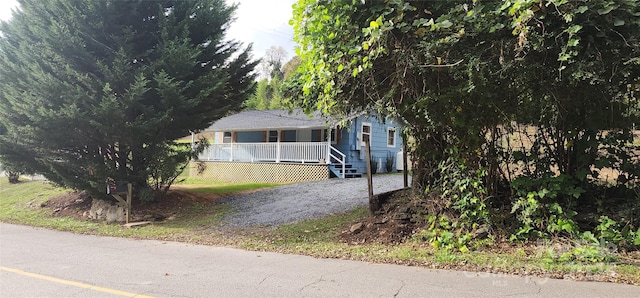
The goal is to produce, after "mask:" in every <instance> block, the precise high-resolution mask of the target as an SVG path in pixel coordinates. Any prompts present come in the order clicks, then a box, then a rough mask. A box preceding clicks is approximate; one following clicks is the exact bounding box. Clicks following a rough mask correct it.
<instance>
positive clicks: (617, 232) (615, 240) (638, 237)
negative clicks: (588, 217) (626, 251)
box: [595, 215, 640, 248]
mask: <svg viewBox="0 0 640 298" xmlns="http://www.w3.org/2000/svg"><path fill="white" fill-rule="evenodd" d="M598 222H599V224H598V225H597V226H596V227H595V233H596V234H595V235H596V236H597V237H598V238H599V239H601V240H602V241H603V243H604V244H606V245H610V244H612V245H615V246H617V247H623V248H634V247H640V228H637V229H636V230H635V231H634V230H633V229H634V228H633V226H631V225H629V224H626V225H624V227H622V228H621V227H620V224H618V222H616V221H615V220H613V219H611V218H609V217H608V216H606V215H603V216H600V218H599V219H598Z"/></svg>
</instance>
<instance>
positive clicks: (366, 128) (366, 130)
mask: <svg viewBox="0 0 640 298" xmlns="http://www.w3.org/2000/svg"><path fill="white" fill-rule="evenodd" d="M365 142H369V143H371V124H370V123H363V124H362V144H364V143H365Z"/></svg>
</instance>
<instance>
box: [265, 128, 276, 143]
mask: <svg viewBox="0 0 640 298" xmlns="http://www.w3.org/2000/svg"><path fill="white" fill-rule="evenodd" d="M267 136H268V138H267V142H269V143H275V142H277V141H278V131H276V130H270V131H269V133H268V134H267Z"/></svg>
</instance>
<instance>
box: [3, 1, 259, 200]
mask: <svg viewBox="0 0 640 298" xmlns="http://www.w3.org/2000/svg"><path fill="white" fill-rule="evenodd" d="M19 3H20V10H19V11H17V12H15V13H14V15H13V18H12V19H11V20H10V21H8V22H3V23H2V24H1V25H0V31H1V34H0V122H2V123H3V124H4V125H5V126H6V128H7V129H6V133H5V134H2V135H0V159H2V160H6V161H16V160H20V161H21V162H23V163H26V164H28V167H29V168H30V169H33V170H34V171H37V172H38V173H41V174H43V175H44V176H46V177H47V178H48V179H49V180H51V181H53V182H55V183H58V184H61V185H63V186H66V187H71V188H74V189H79V190H87V191H90V192H92V193H93V194H94V195H95V196H100V195H103V196H104V194H103V193H104V189H105V183H107V182H109V181H129V182H132V183H133V185H134V191H135V192H136V197H137V198H140V199H145V200H146V199H148V200H151V199H154V198H157V197H159V196H162V195H163V194H164V193H165V192H166V190H167V189H168V187H169V186H170V185H171V184H172V183H173V181H174V180H175V179H176V177H177V176H178V175H179V173H180V172H181V171H182V170H183V169H184V167H185V166H186V164H187V162H188V160H189V159H190V157H192V156H193V154H194V153H197V152H196V151H192V148H190V147H187V146H184V145H180V144H178V143H175V142H174V140H176V139H178V138H180V137H183V136H186V135H189V133H190V132H197V131H199V130H202V129H204V128H206V127H207V126H208V125H210V124H211V123H212V122H213V121H215V120H216V119H218V118H221V117H222V116H224V115H225V114H226V113H227V112H229V111H232V110H238V109H240V108H241V105H242V102H243V101H244V100H245V99H246V97H247V95H248V94H250V93H251V90H252V88H253V85H254V83H253V79H254V75H253V72H252V71H253V69H254V67H255V65H256V62H253V61H251V59H250V47H247V48H242V47H241V44H239V43H238V42H235V41H228V40H225V30H226V28H227V27H228V26H229V22H230V20H231V19H232V17H233V13H234V11H235V8H236V7H235V6H229V5H227V4H225V1H223V0H194V1H174V0H166V1H164V0H163V1H144V0H136V1H82V0H43V1H19ZM16 137H17V138H16Z"/></svg>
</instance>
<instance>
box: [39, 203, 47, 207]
mask: <svg viewBox="0 0 640 298" xmlns="http://www.w3.org/2000/svg"><path fill="white" fill-rule="evenodd" d="M47 203H48V202H42V203H40V207H41V208H44V207H47Z"/></svg>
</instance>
